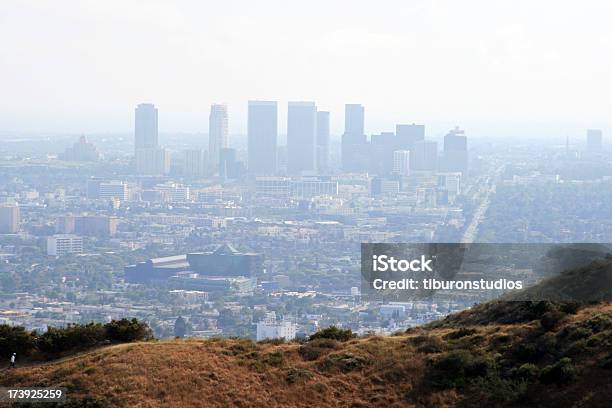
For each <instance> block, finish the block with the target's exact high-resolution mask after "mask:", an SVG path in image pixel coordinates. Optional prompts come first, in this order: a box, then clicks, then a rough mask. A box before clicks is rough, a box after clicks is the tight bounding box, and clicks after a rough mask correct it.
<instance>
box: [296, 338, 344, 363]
mask: <svg viewBox="0 0 612 408" xmlns="http://www.w3.org/2000/svg"><path fill="white" fill-rule="evenodd" d="M338 346H339V343H338V341H337V340H332V339H316V340H312V341H310V342H308V343H306V344H304V345H302V346H300V348H299V349H298V353H299V354H300V356H302V358H303V359H304V360H307V361H314V360H318V359H319V357H321V356H322V355H323V354H325V353H326V352H328V351H329V350H334V349H337V348H338Z"/></svg>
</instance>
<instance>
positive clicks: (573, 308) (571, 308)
mask: <svg viewBox="0 0 612 408" xmlns="http://www.w3.org/2000/svg"><path fill="white" fill-rule="evenodd" d="M580 306H581V304H580V302H571V301H568V302H564V303H562V304H561V305H560V307H559V309H560V310H561V311H562V312H563V313H567V314H576V313H578V310H580Z"/></svg>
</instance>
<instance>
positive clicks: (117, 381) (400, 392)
mask: <svg viewBox="0 0 612 408" xmlns="http://www.w3.org/2000/svg"><path fill="white" fill-rule="evenodd" d="M508 305H515V306H516V305H523V308H522V309H520V310H518V309H513V310H514V313H515V315H516V316H518V315H521V316H522V318H519V319H515V320H517V321H515V322H512V323H499V322H489V323H488V324H470V322H469V319H466V315H464V316H463V318H457V317H454V318H449V319H446V320H444V321H442V322H440V323H438V324H433V325H430V326H427V327H422V328H416V329H411V330H408V331H407V332H406V333H401V334H399V335H396V336H392V337H386V338H382V337H365V338H357V339H352V340H348V341H345V342H340V341H336V340H331V339H318V340H312V341H309V342H308V343H304V344H298V343H289V344H271V343H254V342H251V341H248V340H233V339H211V340H173V341H159V342H155V341H153V342H139V343H131V344H122V345H116V346H110V347H105V348H101V349H97V350H95V351H92V352H89V353H85V354H82V355H78V356H75V357H73V358H70V359H67V360H63V361H58V362H55V363H48V364H43V365H39V366H32V367H22V368H18V369H15V370H9V371H5V375H4V376H3V377H2V379H1V380H0V383H1V385H3V386H6V385H12V386H16V385H20V386H34V385H37V386H51V385H55V386H64V387H67V388H68V390H69V396H71V399H72V401H73V406H87V405H85V403H87V404H89V405H88V406H120V407H128V406H130V407H155V406H164V407H173V406H176V407H178V406H189V407H228V406H238V407H287V406H296V407H313V406H317V407H345V406H346V407H371V406H380V407H390V406H391V407H392V406H397V407H399V406H418V407H429V406H431V407H438V406H575V407H598V406H602V407H603V406H608V405H607V404H608V403H609V401H610V400H612V387H610V384H612V353H611V350H612V304H611V303H602V304H597V305H590V306H586V307H582V308H580V309H579V310H576V309H577V307H576V305H571V304H553V303H548V302H537V303H529V302H520V303H519V302H511V303H501V302H497V303H494V304H490V305H489V306H488V309H487V310H488V312H491V309H495V308H502V307H508ZM498 312H500V311H499V310H498ZM506 312H508V310H506ZM472 314H473V313H472ZM471 317H472V318H474V316H473V315H472V316H471ZM475 320H478V319H475Z"/></svg>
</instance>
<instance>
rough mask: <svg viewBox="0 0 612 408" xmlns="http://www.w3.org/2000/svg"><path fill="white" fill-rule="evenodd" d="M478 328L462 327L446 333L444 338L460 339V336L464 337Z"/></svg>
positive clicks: (475, 331)
mask: <svg viewBox="0 0 612 408" xmlns="http://www.w3.org/2000/svg"><path fill="white" fill-rule="evenodd" d="M477 332H478V330H476V329H472V328H467V327H462V328H460V329H458V330H455V331H452V332H450V333H448V334H447V335H446V336H444V338H445V339H450V340H455V339H460V338H462V337H466V336H471V335H472V334H474V333H477Z"/></svg>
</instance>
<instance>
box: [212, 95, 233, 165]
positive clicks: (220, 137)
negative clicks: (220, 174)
mask: <svg viewBox="0 0 612 408" xmlns="http://www.w3.org/2000/svg"><path fill="white" fill-rule="evenodd" d="M228 147H229V140H228V130H227V106H225V105H218V104H215V105H211V107H210V115H209V117H208V162H209V166H210V169H211V171H212V172H213V173H214V172H216V171H217V170H218V168H219V155H220V154H221V149H226V148H228Z"/></svg>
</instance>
